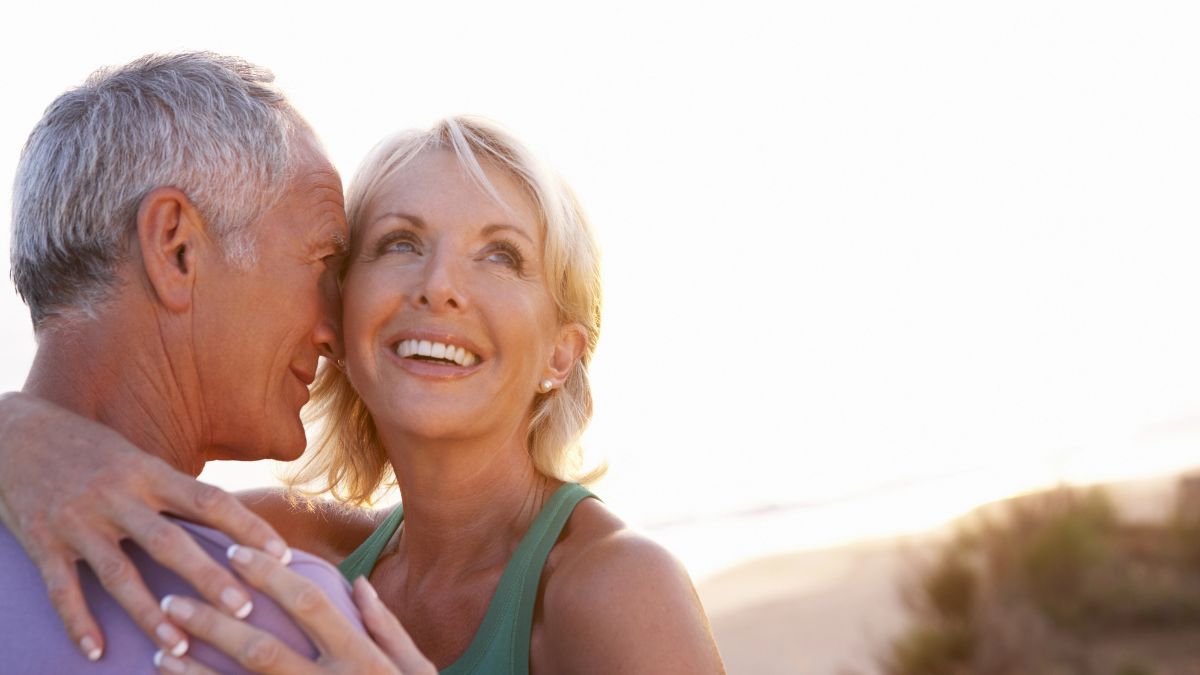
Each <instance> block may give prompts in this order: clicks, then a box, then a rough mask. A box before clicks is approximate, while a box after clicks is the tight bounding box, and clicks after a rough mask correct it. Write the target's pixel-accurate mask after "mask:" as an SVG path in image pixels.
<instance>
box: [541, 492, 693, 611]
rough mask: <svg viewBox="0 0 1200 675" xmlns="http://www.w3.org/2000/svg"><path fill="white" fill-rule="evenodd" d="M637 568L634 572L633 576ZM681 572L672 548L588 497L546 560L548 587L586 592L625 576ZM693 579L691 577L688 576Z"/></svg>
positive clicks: (627, 579) (632, 579) (634, 578)
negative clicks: (638, 529)
mask: <svg viewBox="0 0 1200 675" xmlns="http://www.w3.org/2000/svg"><path fill="white" fill-rule="evenodd" d="M630 573H633V576H632V577H631V576H629V575H630ZM662 576H681V577H682V578H685V579H686V578H687V573H686V572H685V571H684V569H683V566H682V565H681V564H680V563H679V561H678V560H676V559H675V557H674V556H673V555H671V553H670V552H668V551H667V549H665V548H663V547H662V546H661V545H660V544H658V543H657V542H655V541H654V540H653V539H650V538H649V537H647V536H645V535H644V534H642V533H640V532H638V531H637V530H635V529H633V528H632V527H630V526H629V525H628V524H626V523H625V521H623V520H622V519H621V518H619V517H618V516H617V515H616V514H614V513H613V512H612V511H610V510H609V508H608V507H607V506H605V505H604V504H603V503H602V502H600V501H599V500H595V499H585V500H583V501H582V502H580V503H579V505H578V506H576V507H575V511H574V512H573V513H572V514H571V517H570V518H569V519H568V520H567V524H566V526H565V527H564V528H563V532H562V535H561V536H560V538H559V541H558V543H557V545H555V547H554V550H553V552H552V553H551V555H550V559H549V560H548V561H547V573H546V588H547V590H548V591H549V590H551V589H553V590H556V591H557V590H558V589H559V587H560V586H561V587H562V591H561V592H562V593H563V594H570V595H578V594H587V593H589V592H590V591H591V590H592V589H594V588H596V587H601V588H603V587H604V586H605V585H607V584H606V583H605V582H608V581H611V580H613V579H615V578H621V579H623V580H624V581H625V582H626V583H636V582H638V581H639V580H640V579H642V578H644V577H654V578H658V577H662ZM689 584H690V581H689Z"/></svg>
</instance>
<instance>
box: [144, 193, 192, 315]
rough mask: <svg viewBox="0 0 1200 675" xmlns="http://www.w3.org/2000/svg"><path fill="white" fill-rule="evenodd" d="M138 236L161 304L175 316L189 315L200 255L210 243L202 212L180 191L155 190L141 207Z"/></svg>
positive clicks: (145, 266) (147, 276)
mask: <svg viewBox="0 0 1200 675" xmlns="http://www.w3.org/2000/svg"><path fill="white" fill-rule="evenodd" d="M137 236H138V248H139V250H140V251H141V255H142V266H143V267H144V268H145V270H146V278H147V279H148V280H149V282H150V287H151V288H153V289H154V292H155V294H156V295H157V297H158V300H159V302H161V303H162V304H163V306H165V307H166V308H167V309H169V310H171V311H173V312H183V311H186V310H187V309H188V308H189V307H191V304H192V288H193V286H194V285H195V282H196V262H197V258H198V257H199V255H198V251H199V248H200V246H201V245H202V244H203V243H207V241H208V237H207V235H206V232H205V223H204V219H203V218H202V217H201V216H200V212H199V211H198V210H197V209H196V207H195V205H194V204H192V201H191V200H190V199H188V197H187V195H185V194H184V193H183V192H182V191H181V190H179V189H178V188H173V187H157V188H154V189H153V190H151V191H150V192H149V193H148V194H147V195H146V196H145V197H143V198H142V203H141V204H140V205H138V213H137Z"/></svg>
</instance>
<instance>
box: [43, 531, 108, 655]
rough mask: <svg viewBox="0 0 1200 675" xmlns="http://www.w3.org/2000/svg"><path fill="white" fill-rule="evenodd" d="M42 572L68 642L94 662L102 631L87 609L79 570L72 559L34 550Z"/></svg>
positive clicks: (101, 645)
mask: <svg viewBox="0 0 1200 675" xmlns="http://www.w3.org/2000/svg"><path fill="white" fill-rule="evenodd" d="M31 557H32V558H33V561H34V563H35V564H36V565H37V567H38V571H39V572H41V574H42V581H44V582H45V584H46V593H47V595H49V596H50V604H51V605H52V606H53V607H54V611H55V612H57V613H58V616H59V618H61V619H62V622H63V626H65V627H66V629H67V636H68V637H70V639H71V642H73V643H74V644H75V645H77V646H78V647H79V651H81V652H83V655H84V656H86V657H87V660H88V661H97V660H99V659H100V657H101V656H102V655H103V654H104V633H102V632H101V631H100V627H99V626H97V625H96V620H95V619H94V618H92V613H91V612H90V611H88V606H87V602H86V601H85V600H84V598H83V591H82V589H80V587H79V572H78V571H77V570H76V567H75V561H74V560H72V559H70V558H68V557H67V556H63V555H52V554H45V553H41V552H39V553H37V554H36V555H32V556H31Z"/></svg>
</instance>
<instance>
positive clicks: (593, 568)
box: [542, 529, 725, 675]
mask: <svg viewBox="0 0 1200 675" xmlns="http://www.w3.org/2000/svg"><path fill="white" fill-rule="evenodd" d="M543 610H544V615H545V616H544V618H543V619H542V625H543V626H544V628H543V630H544V632H545V645H546V647H545V650H544V651H543V654H544V655H545V657H546V663H544V664H542V665H543V666H544V668H543V670H545V671H548V672H553V673H647V674H649V673H655V674H663V673H667V674H669V673H678V674H680V675H684V674H688V675H693V674H707V673H712V674H717V673H724V672H725V668H724V665H723V664H722V663H721V655H720V653H719V652H718V651H717V645H716V642H715V641H714V640H713V637H712V630H711V629H710V628H709V624H708V618H707V617H706V616H705V615H704V608H703V607H702V606H701V604H700V599H699V598H698V597H697V595H696V591H695V589H694V587H693V586H692V581H691V579H690V578H689V577H688V574H687V571H686V570H684V568H683V566H682V565H681V564H680V563H679V561H678V560H676V559H675V558H674V556H672V555H671V554H670V553H668V552H667V551H666V549H664V548H663V547H662V546H659V545H658V544H657V543H655V542H653V541H651V540H650V539H647V538H646V537H644V536H641V535H638V534H635V533H633V532H631V531H629V530H627V529H622V530H620V531H617V532H615V533H612V534H610V535H607V536H604V537H602V538H600V539H598V540H597V541H594V542H591V543H589V544H588V545H587V546H586V547H585V548H583V549H582V550H580V551H577V552H575V553H574V554H573V555H571V556H570V558H569V559H566V560H563V562H562V565H561V567H560V568H559V569H556V570H555V572H554V575H553V577H552V578H551V579H550V580H549V581H547V583H546V590H545V595H544V596H543Z"/></svg>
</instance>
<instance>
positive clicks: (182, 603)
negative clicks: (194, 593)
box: [158, 595, 195, 621]
mask: <svg viewBox="0 0 1200 675" xmlns="http://www.w3.org/2000/svg"><path fill="white" fill-rule="evenodd" d="M158 606H159V607H161V608H162V611H163V613H165V614H166V615H167V616H173V617H175V618H177V619H179V620H180V621H187V620H188V619H190V618H192V612H194V611H195V608H194V607H192V603H190V602H188V601H187V600H183V599H181V598H180V597H179V596H177V595H164V596H163V599H162V602H160V603H158Z"/></svg>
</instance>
